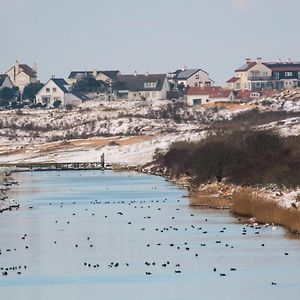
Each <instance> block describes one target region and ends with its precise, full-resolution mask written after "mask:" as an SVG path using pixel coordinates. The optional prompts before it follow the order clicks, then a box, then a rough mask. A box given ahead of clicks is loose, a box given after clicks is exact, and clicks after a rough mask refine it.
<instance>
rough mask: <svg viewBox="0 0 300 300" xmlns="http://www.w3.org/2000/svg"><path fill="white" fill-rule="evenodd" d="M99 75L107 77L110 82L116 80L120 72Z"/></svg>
mask: <svg viewBox="0 0 300 300" xmlns="http://www.w3.org/2000/svg"><path fill="white" fill-rule="evenodd" d="M99 73H103V74H104V75H106V76H107V77H109V78H110V79H111V80H117V77H118V75H119V73H120V71H117V70H115V71H100V72H99Z"/></svg>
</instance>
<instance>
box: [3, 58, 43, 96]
mask: <svg viewBox="0 0 300 300" xmlns="http://www.w3.org/2000/svg"><path fill="white" fill-rule="evenodd" d="M5 74H7V75H8V76H9V78H10V80H11V81H12V83H13V84H14V85H15V86H17V87H18V88H19V90H20V92H21V93H23V91H24V88H25V87H26V86H27V85H29V84H30V83H36V82H37V66H36V64H33V66H32V67H29V66H28V65H26V64H20V63H19V62H18V61H17V62H16V64H15V65H14V66H13V67H12V68H10V69H9V70H8V71H7V72H6V73H5Z"/></svg>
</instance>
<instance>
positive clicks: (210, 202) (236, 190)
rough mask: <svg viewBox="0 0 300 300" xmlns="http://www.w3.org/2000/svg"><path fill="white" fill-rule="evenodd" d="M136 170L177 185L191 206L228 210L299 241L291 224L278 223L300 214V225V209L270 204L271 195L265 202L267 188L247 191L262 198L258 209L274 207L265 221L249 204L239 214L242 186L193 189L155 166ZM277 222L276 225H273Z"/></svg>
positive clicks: (188, 182) (186, 178)
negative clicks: (185, 191)
mask: <svg viewBox="0 0 300 300" xmlns="http://www.w3.org/2000/svg"><path fill="white" fill-rule="evenodd" d="M135 170H136V171H138V172H142V173H145V174H151V175H156V176H161V177H164V178H165V179H167V180H169V181H171V182H173V183H175V184H176V185H179V186H182V187H185V188H187V189H188V198H189V201H190V206H198V207H205V208H210V209H223V210H228V211H230V214H231V215H232V216H234V217H236V218H237V219H238V220H239V221H240V220H241V219H243V220H245V221H246V220H247V221H248V224H257V223H258V224H261V225H265V226H270V224H272V226H273V225H278V226H282V227H283V228H284V229H285V230H287V232H288V233H290V234H292V235H294V236H295V237H297V238H299V237H300V230H299V229H297V230H292V229H291V226H290V224H289V223H290V222H289V220H286V221H285V222H283V221H281V220H280V219H279V220H276V219H277V218H278V217H277V215H281V214H284V215H285V217H287V219H288V218H289V217H293V218H295V214H299V221H300V207H299V206H298V207H295V208H294V209H293V210H292V209H289V208H287V207H283V206H281V205H280V204H279V203H278V202H276V201H275V200H271V197H270V194H269V195H268V197H269V198H264V196H265V197H267V191H266V190H265V189H264V188H253V187H252V188H251V187H248V189H249V190H248V191H250V190H251V193H252V195H254V196H257V195H259V198H260V199H262V201H261V202H260V203H259V204H257V203H255V205H256V207H255V208H256V209H258V210H259V209H260V208H266V209H269V207H270V206H271V207H272V208H273V210H274V211H275V212H274V211H272V212H271V213H269V212H268V213H266V219H262V218H261V217H260V214H257V213H256V212H255V213H253V212H251V211H250V207H251V206H253V204H252V203H250V205H249V203H247V204H248V206H249V207H247V205H245V206H246V208H245V209H244V210H240V211H239V210H238V209H236V208H235V207H234V198H238V197H239V196H240V194H242V193H244V190H245V188H244V187H242V186H235V185H232V184H226V183H218V182H212V183H209V184H202V185H199V186H194V185H193V184H191V179H192V178H191V177H189V176H180V177H175V176H174V174H171V173H170V172H169V171H168V170H167V169H166V168H164V169H162V168H160V167H159V166H155V165H154V164H153V163H152V164H148V165H145V166H142V167H136V168H135ZM246 189H247V188H246ZM279 193H281V192H279ZM277 194H278V192H277V193H276V195H277ZM244 198H246V197H244ZM250 198H251V197H250ZM250 201H252V200H250ZM251 208H252V207H251ZM252 210H253V209H252ZM274 215H276V217H274ZM274 219H275V220H276V221H274ZM245 223H247V222H245Z"/></svg>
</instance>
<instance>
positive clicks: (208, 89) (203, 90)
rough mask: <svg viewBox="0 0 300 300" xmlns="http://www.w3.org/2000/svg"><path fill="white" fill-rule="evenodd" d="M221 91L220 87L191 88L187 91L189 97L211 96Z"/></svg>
mask: <svg viewBox="0 0 300 300" xmlns="http://www.w3.org/2000/svg"><path fill="white" fill-rule="evenodd" d="M220 89H221V87H220V86H210V87H190V88H189V89H188V91H187V95H190V96H191V95H210V94H211V93H212V92H216V91H218V90H220Z"/></svg>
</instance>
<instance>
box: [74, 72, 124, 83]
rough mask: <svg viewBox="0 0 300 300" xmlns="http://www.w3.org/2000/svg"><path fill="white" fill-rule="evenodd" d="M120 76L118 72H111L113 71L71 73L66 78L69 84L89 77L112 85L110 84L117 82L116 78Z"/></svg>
mask: <svg viewBox="0 0 300 300" xmlns="http://www.w3.org/2000/svg"><path fill="white" fill-rule="evenodd" d="M118 75H120V71H118V70H113V71H98V70H96V69H95V70H93V71H72V72H71V73H70V75H69V77H68V82H69V84H71V85H72V84H75V83H77V81H79V80H81V79H83V78H84V77H88V76H91V77H93V78H95V79H96V80H98V81H100V80H101V81H104V82H106V83H107V84H109V85H110V84H112V82H114V81H116V80H117V76H118Z"/></svg>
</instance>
